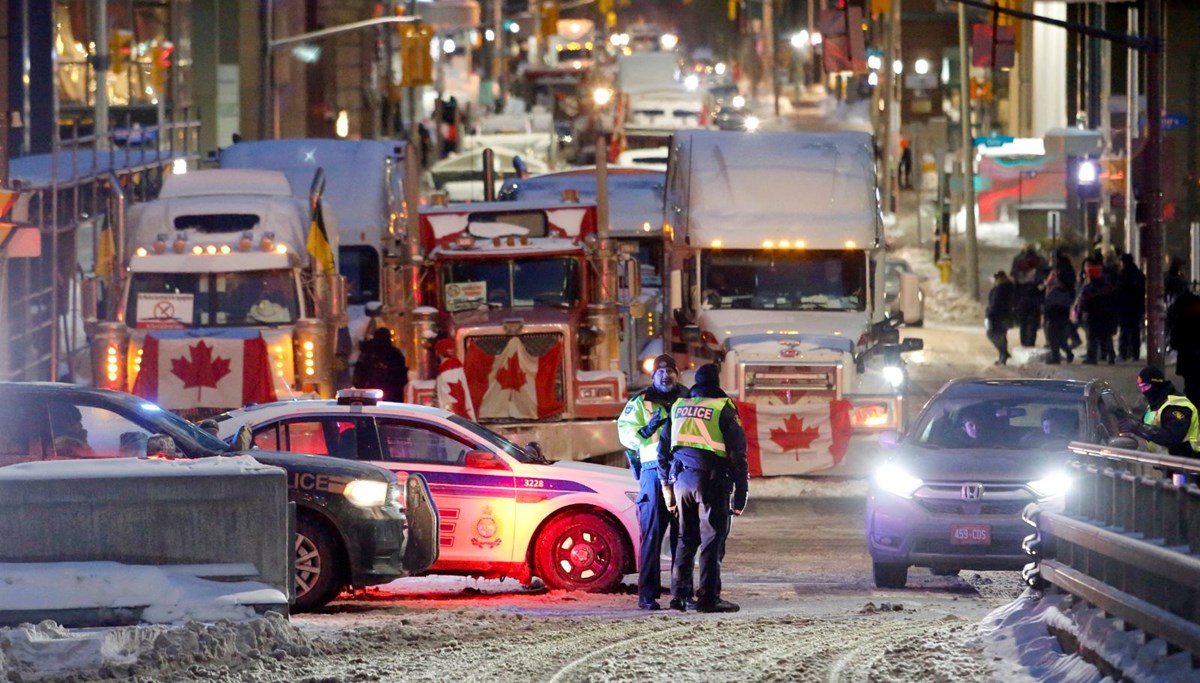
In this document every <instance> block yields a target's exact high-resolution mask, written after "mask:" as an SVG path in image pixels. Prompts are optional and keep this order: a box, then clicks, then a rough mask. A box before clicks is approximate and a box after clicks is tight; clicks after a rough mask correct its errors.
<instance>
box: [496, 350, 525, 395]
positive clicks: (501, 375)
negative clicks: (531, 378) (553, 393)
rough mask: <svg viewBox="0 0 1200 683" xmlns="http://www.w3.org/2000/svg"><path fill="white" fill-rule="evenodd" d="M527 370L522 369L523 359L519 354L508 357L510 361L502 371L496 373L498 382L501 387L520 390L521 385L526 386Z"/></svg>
mask: <svg viewBox="0 0 1200 683" xmlns="http://www.w3.org/2000/svg"><path fill="white" fill-rule="evenodd" d="M526 379H528V378H527V377H525V371H524V370H522V369H521V359H520V358H519V357H518V356H517V354H515V353H514V354H513V355H511V356H509V357H508V362H506V363H505V364H504V367H502V368H500V371H499V372H497V373H496V382H497V383H498V384H499V385H500V388H501V389H511V390H512V391H520V390H521V387H523V386H525V381H526Z"/></svg>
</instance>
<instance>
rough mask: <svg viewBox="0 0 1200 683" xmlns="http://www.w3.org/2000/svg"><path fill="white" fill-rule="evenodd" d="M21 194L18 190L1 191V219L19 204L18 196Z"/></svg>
mask: <svg viewBox="0 0 1200 683" xmlns="http://www.w3.org/2000/svg"><path fill="white" fill-rule="evenodd" d="M18 194H20V193H18V192H17V191H16V190H5V189H0V218H3V217H4V216H5V215H6V214H8V212H9V211H10V210H12V208H13V204H16V203H17V195H18Z"/></svg>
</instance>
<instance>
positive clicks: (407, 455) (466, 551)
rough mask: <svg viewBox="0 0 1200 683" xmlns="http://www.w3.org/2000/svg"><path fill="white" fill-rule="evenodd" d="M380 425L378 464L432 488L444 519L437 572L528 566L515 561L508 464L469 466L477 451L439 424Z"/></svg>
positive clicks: (390, 421) (380, 421) (380, 420)
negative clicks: (415, 474) (416, 475)
mask: <svg viewBox="0 0 1200 683" xmlns="http://www.w3.org/2000/svg"><path fill="white" fill-rule="evenodd" d="M376 424H377V428H378V433H379V442H380V447H381V448H380V450H381V451H382V453H381V456H382V460H380V461H379V462H377V463H375V464H377V465H382V466H384V467H387V468H388V469H391V470H393V471H395V472H397V473H401V472H420V473H421V474H422V475H424V476H425V479H426V480H427V481H428V482H429V489H430V491H431V492H432V493H433V501H434V504H436V505H437V509H438V514H439V516H440V518H441V529H440V530H439V539H438V540H439V543H440V546H441V547H440V550H439V556H438V561H437V563H436V564H434V566H433V570H434V571H437V570H439V569H441V570H451V569H465V568H471V567H478V566H480V565H503V564H507V563H511V562H513V561H518V562H519V561H521V560H522V557H520V556H518V557H516V558H514V556H513V552H514V538H515V535H514V526H515V521H516V520H515V509H516V503H515V501H516V489H515V486H514V478H513V473H512V471H511V470H510V469H509V468H508V464H507V462H506V461H504V460H503V459H500V458H499V456H496V457H494V458H493V459H491V460H488V461H487V464H486V465H485V466H482V467H481V466H480V463H476V462H475V460H474V459H472V461H471V463H468V461H467V457H466V456H467V453H468V452H470V451H472V450H474V449H475V446H474V445H473V444H471V443H469V442H467V441H465V440H463V439H462V438H461V437H459V436H458V435H457V434H454V433H452V432H450V431H449V430H446V429H444V428H442V427H441V426H439V425H436V424H433V423H429V422H422V421H419V420H406V419H399V418H386V417H377V419H376Z"/></svg>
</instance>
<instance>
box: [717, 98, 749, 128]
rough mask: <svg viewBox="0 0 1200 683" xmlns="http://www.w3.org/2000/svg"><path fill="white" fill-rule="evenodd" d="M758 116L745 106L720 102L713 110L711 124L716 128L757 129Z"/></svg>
mask: <svg viewBox="0 0 1200 683" xmlns="http://www.w3.org/2000/svg"><path fill="white" fill-rule="evenodd" d="M759 123H760V122H759V120H758V117H757V116H755V115H754V114H752V113H750V110H749V109H747V108H745V107H738V106H734V105H732V104H722V105H720V106H718V107H717V108H716V110H715V111H714V112H713V125H714V126H716V127H717V130H750V131H753V130H758V126H759Z"/></svg>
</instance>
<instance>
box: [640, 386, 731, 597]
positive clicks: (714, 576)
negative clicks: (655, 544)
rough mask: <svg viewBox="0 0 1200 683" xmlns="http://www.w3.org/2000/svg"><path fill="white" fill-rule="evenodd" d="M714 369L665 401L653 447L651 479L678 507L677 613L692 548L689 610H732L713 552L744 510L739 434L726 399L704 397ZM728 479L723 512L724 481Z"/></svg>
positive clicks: (718, 556) (686, 586)
mask: <svg viewBox="0 0 1200 683" xmlns="http://www.w3.org/2000/svg"><path fill="white" fill-rule="evenodd" d="M718 379H719V376H718V371H717V366H715V365H712V364H708V365H702V366H700V367H699V368H698V369H697V370H696V385H695V386H694V387H692V391H691V393H690V396H689V398H681V399H679V400H677V401H675V404H674V405H673V406H671V414H670V421H669V422H668V423H667V424H666V425H664V426H663V432H662V435H661V436H662V440H661V441H660V442H659V446H658V476H659V478H660V479H662V480H663V481H664V482H665V483H664V484H663V497H664V498H665V499H666V501H667V507H668V508H669V509H672V510H674V509H676V507H677V508H678V513H677V514H678V515H679V544H678V546H677V548H676V549H675V568H674V571H673V572H672V575H671V609H673V610H678V611H681V612H682V611H684V610H685V609H686V605H687V600H688V599H689V598H691V597H692V596H691V590H692V563H693V561H694V560H695V559H696V552H697V550H699V552H700V586H699V589H698V590H697V591H696V611H697V612H736V611H738V606H737V605H736V604H734V603H732V602H729V601H727V600H722V599H721V551H722V549H723V548H724V546H725V536H726V532H727V530H728V528H729V515H730V512H731V511H732V512H733V514H735V515H740V514H741V512H742V510H743V509H744V508H745V507H746V494H747V481H746V476H747V468H746V432H745V431H744V430H743V429H742V423H741V420H739V419H738V414H737V408H735V407H734V405H733V401H730V400H729V399H728V398H705V396H706V395H709V394H711V393H713V389H716V390H718V391H719V390H720V385H719V382H718ZM729 480H732V481H733V505H732V510H731V509H730V502H729V489H728V486H727V483H726V482H727V481H729Z"/></svg>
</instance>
